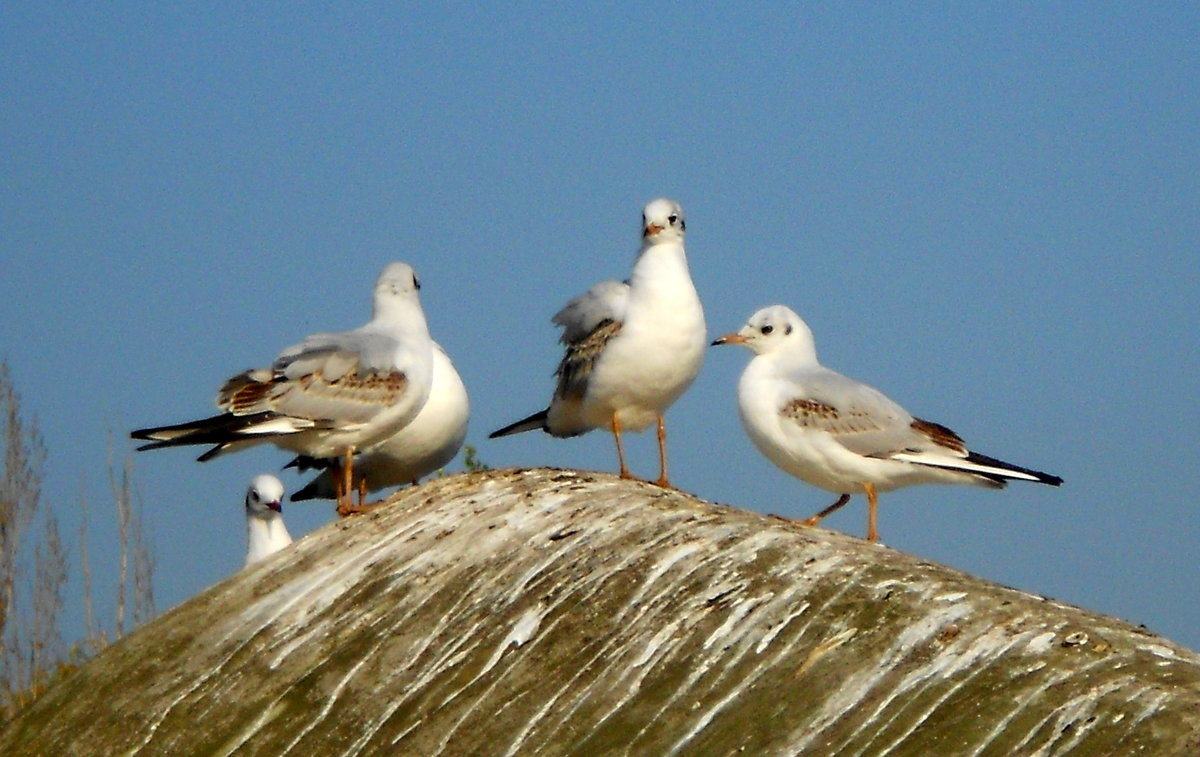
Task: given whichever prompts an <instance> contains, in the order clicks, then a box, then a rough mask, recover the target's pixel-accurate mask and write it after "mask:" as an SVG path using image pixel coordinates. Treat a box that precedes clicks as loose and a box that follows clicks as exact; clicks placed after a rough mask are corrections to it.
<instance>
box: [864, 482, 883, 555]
mask: <svg viewBox="0 0 1200 757" xmlns="http://www.w3.org/2000/svg"><path fill="white" fill-rule="evenodd" d="M862 486H863V491H865V492H866V493H867V541H879V497H878V496H876V494H875V485H874V484H868V483H864V484H863V485H862Z"/></svg>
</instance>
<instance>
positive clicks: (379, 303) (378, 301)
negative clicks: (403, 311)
mask: <svg viewBox="0 0 1200 757" xmlns="http://www.w3.org/2000/svg"><path fill="white" fill-rule="evenodd" d="M420 289H421V280H420V279H418V278H417V273H416V271H414V270H413V269H412V266H410V265H409V264H408V263H388V264H387V265H386V266H384V268H383V271H382V272H380V274H379V278H378V279H376V281H375V315H376V316H378V315H380V314H381V310H383V309H386V308H387V307H388V305H389V304H390V303H395V302H406V303H418V304H419V302H420V301H419V300H418V298H417V292H418V291H419V290H420Z"/></svg>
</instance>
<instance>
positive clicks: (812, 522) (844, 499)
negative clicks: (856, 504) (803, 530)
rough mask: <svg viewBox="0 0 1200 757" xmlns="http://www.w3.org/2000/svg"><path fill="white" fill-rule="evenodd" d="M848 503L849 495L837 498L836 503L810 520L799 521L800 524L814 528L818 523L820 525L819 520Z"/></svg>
mask: <svg viewBox="0 0 1200 757" xmlns="http://www.w3.org/2000/svg"><path fill="white" fill-rule="evenodd" d="M849 501H850V495H849V494H843V495H842V496H840V497H838V501H837V502H834V503H833V504H832V505H830V506H829V507H827V508H825V509H824V510H822V511H821V512H819V513H817V514H816V515H814V516H812V517H811V518H809V519H808V520H802V521H800V522H801V523H803V524H804V525H806V526H815V525H817V524H818V523H820V522H821V519H822V518H824V517H825V516H826V515H829V514H830V513H831V512H833V511H834V510H837V509H839V508H841V506H842V505H844V504H846V503H847V502H849Z"/></svg>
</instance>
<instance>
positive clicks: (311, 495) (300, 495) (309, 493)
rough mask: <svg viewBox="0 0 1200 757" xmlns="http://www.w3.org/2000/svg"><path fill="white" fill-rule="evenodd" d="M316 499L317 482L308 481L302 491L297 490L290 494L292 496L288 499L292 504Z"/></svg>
mask: <svg viewBox="0 0 1200 757" xmlns="http://www.w3.org/2000/svg"><path fill="white" fill-rule="evenodd" d="M316 498H317V482H316V481H310V482H309V483H308V485H307V486H305V487H304V488H303V489H297V490H296V491H294V492H292V496H290V497H288V499H289V500H291V501H292V502H306V501H308V500H310V499H316Z"/></svg>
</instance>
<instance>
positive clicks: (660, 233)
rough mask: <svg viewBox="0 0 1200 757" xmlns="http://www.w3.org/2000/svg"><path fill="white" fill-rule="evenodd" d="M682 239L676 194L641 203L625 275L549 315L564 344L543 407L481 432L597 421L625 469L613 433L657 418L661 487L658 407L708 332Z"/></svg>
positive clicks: (697, 359)
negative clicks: (637, 240) (636, 248)
mask: <svg viewBox="0 0 1200 757" xmlns="http://www.w3.org/2000/svg"><path fill="white" fill-rule="evenodd" d="M683 238H684V218H683V208H681V207H680V206H679V203H677V202H674V201H673V200H667V199H664V198H659V199H657V200H653V201H651V202H650V203H648V204H647V205H646V207H645V209H644V210H643V211H642V248H641V251H640V252H638V256H637V261H636V262H635V263H634V265H633V273H632V274H631V275H630V277H629V281H628V282H621V281H605V282H602V283H600V284H597V285H596V286H594V287H592V288H591V289H590V290H588V292H586V293H585V294H583V295H581V296H579V297H576V298H575V299H573V300H571V301H570V302H568V303H567V305H566V307H564V308H563V309H562V310H560V311H559V312H558V314H557V315H555V316H554V318H553V322H554V323H555V324H557V325H559V326H562V328H563V334H562V341H563V342H564V343H565V344H566V345H567V353H566V355H565V356H564V357H563V359H562V362H560V363H559V364H558V371H557V372H556V376H557V377H558V385H557V387H556V388H555V390H554V398H553V399H552V400H551V401H550V406H549V407H548V408H546V409H545V410H542V411H540V412H537V413H534V414H533V415H531V416H529V417H528V418H525V419H523V420H520V421H517V422H516V423H513V424H512V425H509V426H505V427H504V428H502V429H500V430H498V431H495V432H493V433H492V434H491V436H490V438H493V439H494V438H496V437H498V436H507V435H508V434H516V433H519V432H521V431H530V430H533V429H542V430H543V431H545V432H546V433H548V434H551V435H552V436H557V437H567V436H578V435H579V434H584V433H586V432H588V431H591V430H592V429H594V428H606V429H609V430H610V431H612V434H613V438H614V439H615V441H616V444H617V460H618V462H619V463H620V467H621V477H622V478H633V476H631V475H630V473H629V469H628V467H627V466H626V465H625V452H624V450H623V449H622V447H621V432H622V431H641V430H643V429H645V428H647V427H649V426H650V424H652V423H655V422H656V421H657V423H658V461H659V477H658V481H657V482H656V483H658V484H659V485H660V486H670V482H669V480H668V479H667V447H666V439H667V431H666V423H665V421H664V419H663V414H664V413H665V412H666V411H667V408H668V407H670V406H671V403H673V402H674V401H675V400H677V399H679V397H680V395H682V394H683V393H684V392H685V391H686V390H687V388H688V387H689V386H691V384H692V381H694V380H695V378H696V376H697V374H699V373H700V365H701V363H703V361H704V348H705V342H706V341H707V338H706V336H705V331H704V311H703V310H702V309H701V307H700V297H699V296H698V295H697V294H696V287H695V286H694V285H693V284H692V278H691V275H690V274H689V272H688V264H687V255H686V253H685V252H684V248H683Z"/></svg>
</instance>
